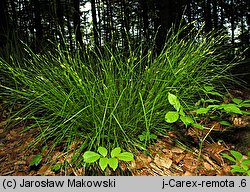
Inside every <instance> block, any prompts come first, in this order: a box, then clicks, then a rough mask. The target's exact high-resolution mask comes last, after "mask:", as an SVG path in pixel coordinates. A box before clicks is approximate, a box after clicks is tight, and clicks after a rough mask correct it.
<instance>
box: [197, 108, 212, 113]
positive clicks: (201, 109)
mask: <svg viewBox="0 0 250 192" xmlns="http://www.w3.org/2000/svg"><path fill="white" fill-rule="evenodd" d="M209 110H210V108H203V107H201V108H199V109H197V110H196V113H197V114H207V113H208V111H209Z"/></svg>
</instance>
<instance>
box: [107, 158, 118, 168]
mask: <svg viewBox="0 0 250 192" xmlns="http://www.w3.org/2000/svg"><path fill="white" fill-rule="evenodd" d="M108 164H109V166H110V167H111V168H112V169H113V170H114V171H115V170H116V169H117V167H118V159H117V158H109V159H108Z"/></svg>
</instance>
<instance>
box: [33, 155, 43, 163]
mask: <svg viewBox="0 0 250 192" xmlns="http://www.w3.org/2000/svg"><path fill="white" fill-rule="evenodd" d="M42 159H43V157H42V155H40V154H38V155H36V156H34V157H33V158H32V159H31V161H30V166H37V165H39V164H40V162H41V161H42Z"/></svg>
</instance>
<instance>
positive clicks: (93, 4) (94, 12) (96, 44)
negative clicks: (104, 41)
mask: <svg viewBox="0 0 250 192" xmlns="http://www.w3.org/2000/svg"><path fill="white" fill-rule="evenodd" d="M91 13H92V20H93V30H94V41H95V46H97V47H99V38H98V28H97V17H96V3H95V0H91Z"/></svg>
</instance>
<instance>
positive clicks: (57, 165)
mask: <svg viewBox="0 0 250 192" xmlns="http://www.w3.org/2000/svg"><path fill="white" fill-rule="evenodd" d="M61 167H62V164H61V163H57V164H55V165H54V166H53V167H52V170H53V171H55V172H57V171H59V170H60V169H61Z"/></svg>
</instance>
